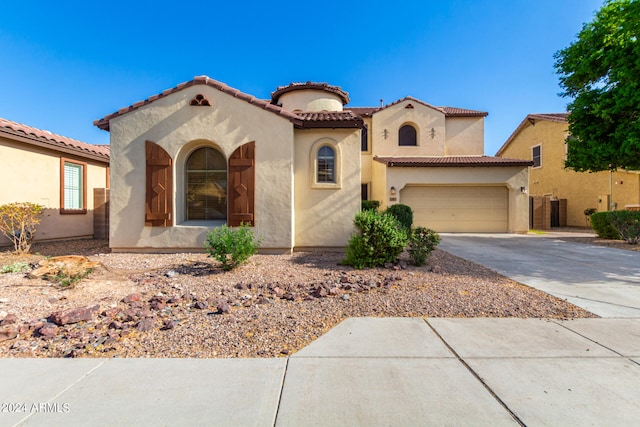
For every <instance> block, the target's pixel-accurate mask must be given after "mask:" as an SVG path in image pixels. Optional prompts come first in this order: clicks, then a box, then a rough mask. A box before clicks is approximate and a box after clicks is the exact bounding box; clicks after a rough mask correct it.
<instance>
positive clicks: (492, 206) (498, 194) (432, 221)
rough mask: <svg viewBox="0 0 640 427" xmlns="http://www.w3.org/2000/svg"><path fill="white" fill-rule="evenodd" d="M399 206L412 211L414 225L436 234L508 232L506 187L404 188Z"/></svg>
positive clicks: (507, 194) (507, 195)
mask: <svg viewBox="0 0 640 427" xmlns="http://www.w3.org/2000/svg"><path fill="white" fill-rule="evenodd" d="M400 203H403V204H405V205H408V206H411V209H413V223H414V225H416V226H418V225H420V226H423V227H427V228H431V229H433V230H436V231H438V232H476V233H477V232H484V233H502V232H507V231H508V227H509V214H508V212H509V193H508V192H507V189H506V187H431V186H428V187H425V186H406V187H405V188H403V189H402V190H401V191H400Z"/></svg>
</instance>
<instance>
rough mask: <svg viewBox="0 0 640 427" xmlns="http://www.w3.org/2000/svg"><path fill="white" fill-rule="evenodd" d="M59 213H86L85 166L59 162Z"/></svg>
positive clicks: (70, 162)
mask: <svg viewBox="0 0 640 427" xmlns="http://www.w3.org/2000/svg"><path fill="white" fill-rule="evenodd" d="M60 166H61V167H60V169H61V170H60V212H61V213H86V211H87V204H86V194H87V192H86V180H87V173H86V170H87V164H86V163H82V162H76V161H73V160H69V159H61V160H60Z"/></svg>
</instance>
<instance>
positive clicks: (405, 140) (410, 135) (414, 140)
mask: <svg viewBox="0 0 640 427" xmlns="http://www.w3.org/2000/svg"><path fill="white" fill-rule="evenodd" d="M398 145H401V146H411V145H418V135H417V132H416V128H414V127H413V126H411V125H404V126H402V127H400V130H399V131H398Z"/></svg>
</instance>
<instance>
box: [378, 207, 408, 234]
mask: <svg viewBox="0 0 640 427" xmlns="http://www.w3.org/2000/svg"><path fill="white" fill-rule="evenodd" d="M385 213H386V214H388V215H391V216H393V217H394V218H395V219H397V220H398V222H399V223H400V224H401V225H402V226H403V227H404V228H406V229H407V230H411V227H412V226H413V210H411V208H410V207H409V206H407V205H403V204H401V203H398V204H395V205H391V206H389V207H388V208H387V210H386V211H385Z"/></svg>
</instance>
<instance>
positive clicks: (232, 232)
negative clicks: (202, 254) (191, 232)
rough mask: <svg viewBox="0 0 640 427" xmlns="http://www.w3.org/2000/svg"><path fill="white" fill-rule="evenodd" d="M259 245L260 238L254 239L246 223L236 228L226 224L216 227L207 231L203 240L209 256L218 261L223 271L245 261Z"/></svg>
mask: <svg viewBox="0 0 640 427" xmlns="http://www.w3.org/2000/svg"><path fill="white" fill-rule="evenodd" d="M259 245H260V240H258V241H255V240H254V237H253V230H252V229H251V228H249V226H248V225H247V224H241V225H240V227H238V228H229V227H227V226H226V225H222V226H221V227H216V228H214V229H213V230H209V231H208V232H207V239H206V240H205V242H204V248H205V250H206V251H207V252H208V253H209V256H210V257H213V258H215V259H216V260H217V261H219V262H220V263H221V264H222V269H223V270H225V271H229V270H233V269H234V268H236V267H238V266H239V265H240V264H242V263H244V262H246V261H247V260H248V259H249V257H251V255H254V254H255V253H256V252H257V251H258V246H259Z"/></svg>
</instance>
